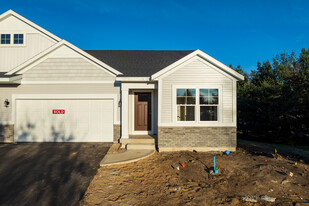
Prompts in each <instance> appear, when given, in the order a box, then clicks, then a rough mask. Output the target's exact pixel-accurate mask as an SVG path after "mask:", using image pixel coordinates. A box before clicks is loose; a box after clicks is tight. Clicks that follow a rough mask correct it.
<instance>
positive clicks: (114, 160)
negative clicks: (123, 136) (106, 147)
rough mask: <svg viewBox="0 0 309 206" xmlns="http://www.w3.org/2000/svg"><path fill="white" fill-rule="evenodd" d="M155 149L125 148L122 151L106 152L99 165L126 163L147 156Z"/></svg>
mask: <svg viewBox="0 0 309 206" xmlns="http://www.w3.org/2000/svg"><path fill="white" fill-rule="evenodd" d="M154 153H155V150H140V149H139V150H126V151H124V152H122V153H113V154H107V155H105V157H104V158H103V160H102V161H101V163H100V166H109V165H116V164H126V163H131V162H136V161H138V160H141V159H144V158H146V157H149V156H150V155H152V154H154Z"/></svg>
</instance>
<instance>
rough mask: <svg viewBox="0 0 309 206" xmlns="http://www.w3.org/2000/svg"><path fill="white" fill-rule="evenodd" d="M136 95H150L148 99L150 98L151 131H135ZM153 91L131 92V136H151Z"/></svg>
mask: <svg viewBox="0 0 309 206" xmlns="http://www.w3.org/2000/svg"><path fill="white" fill-rule="evenodd" d="M136 93H151V95H150V98H151V130H149V131H138V130H135V94H136ZM153 103H154V101H153V90H136V91H133V98H132V115H131V116H132V118H131V123H132V124H131V127H132V134H136V135H143V134H150V135H152V134H153V127H154V115H153V109H154V107H153Z"/></svg>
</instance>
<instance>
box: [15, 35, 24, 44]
mask: <svg viewBox="0 0 309 206" xmlns="http://www.w3.org/2000/svg"><path fill="white" fill-rule="evenodd" d="M14 44H24V34H14Z"/></svg>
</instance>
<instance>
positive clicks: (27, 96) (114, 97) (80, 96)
mask: <svg viewBox="0 0 309 206" xmlns="http://www.w3.org/2000/svg"><path fill="white" fill-rule="evenodd" d="M57 99H66V100H78V99H82V100H84V99H86V100H108V99H109V100H113V107H114V108H113V110H114V111H113V114H114V118H113V123H114V124H117V101H116V100H117V94H13V95H12V122H13V123H14V124H15V118H16V116H15V115H16V100H57ZM16 139H17V137H16V134H15V133H14V141H15V140H16Z"/></svg>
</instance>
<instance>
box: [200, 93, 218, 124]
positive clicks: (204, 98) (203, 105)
mask: <svg viewBox="0 0 309 206" xmlns="http://www.w3.org/2000/svg"><path fill="white" fill-rule="evenodd" d="M199 93H200V121H218V103H219V98H218V89H200V91H199Z"/></svg>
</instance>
